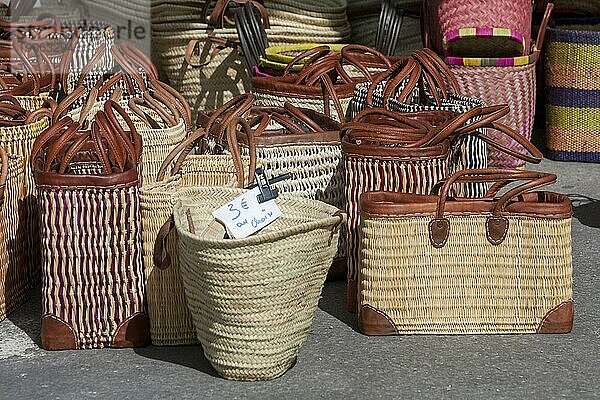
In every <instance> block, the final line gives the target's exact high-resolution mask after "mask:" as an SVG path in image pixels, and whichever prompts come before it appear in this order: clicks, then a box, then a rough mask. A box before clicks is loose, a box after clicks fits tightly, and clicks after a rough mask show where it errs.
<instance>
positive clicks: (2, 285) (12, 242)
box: [0, 147, 30, 321]
mask: <svg viewBox="0 0 600 400" xmlns="http://www.w3.org/2000/svg"><path fill="white" fill-rule="evenodd" d="M0 158H1V159H2V161H1V173H0V225H1V226H0V321H2V320H3V319H4V318H6V316H7V315H9V314H10V313H11V312H12V311H14V310H15V309H17V308H18V307H19V306H21V305H22V304H23V303H24V302H25V301H26V300H27V299H28V298H29V293H30V290H29V288H30V285H29V271H28V269H27V250H28V249H27V226H26V224H27V219H26V218H27V214H26V210H25V208H24V207H23V206H22V203H23V200H24V198H25V186H24V177H25V176H24V175H25V172H24V170H23V167H24V163H23V158H22V157H14V156H8V155H7V153H6V152H5V150H4V149H3V148H2V147H0Z"/></svg>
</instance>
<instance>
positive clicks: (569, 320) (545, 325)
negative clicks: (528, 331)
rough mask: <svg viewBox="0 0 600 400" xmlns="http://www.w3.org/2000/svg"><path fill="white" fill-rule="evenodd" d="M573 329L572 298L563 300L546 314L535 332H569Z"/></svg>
mask: <svg viewBox="0 0 600 400" xmlns="http://www.w3.org/2000/svg"><path fill="white" fill-rule="evenodd" d="M572 329H573V300H569V301H565V302H563V303H561V304H559V305H558V306H557V307H555V308H553V309H552V310H550V311H549V312H548V314H546V316H545V317H544V319H543V320H542V322H540V325H539V326H538V329H537V333H569V332H571V330H572Z"/></svg>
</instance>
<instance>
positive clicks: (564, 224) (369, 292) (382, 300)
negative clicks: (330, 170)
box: [359, 215, 573, 334]
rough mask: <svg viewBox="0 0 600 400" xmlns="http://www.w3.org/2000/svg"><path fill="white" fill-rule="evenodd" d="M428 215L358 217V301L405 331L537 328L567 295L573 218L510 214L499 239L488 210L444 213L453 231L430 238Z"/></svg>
mask: <svg viewBox="0 0 600 400" xmlns="http://www.w3.org/2000/svg"><path fill="white" fill-rule="evenodd" d="M432 218H433V216H407V217H390V218H381V217H377V218H372V217H368V216H367V217H365V218H363V223H362V229H361V232H362V236H361V265H360V299H359V301H360V304H361V305H367V304H368V305H370V306H372V307H375V308H376V309H378V310H380V311H381V312H383V313H385V314H386V315H387V316H388V317H389V318H390V319H391V321H392V322H393V324H394V325H395V327H396V329H397V331H398V333H402V334H416V333H420V334H481V333H496V334H506V333H535V332H536V329H537V328H538V326H539V325H540V322H541V321H542V319H543V318H544V316H545V315H546V314H547V313H548V312H549V311H550V310H552V309H553V308H555V307H556V306H558V305H559V304H561V303H562V302H564V301H568V300H571V299H572V296H573V293H572V279H571V274H572V266H571V220H570V219H564V220H550V219H542V218H531V217H516V216H515V217H508V219H509V226H510V229H509V230H508V235H507V237H506V239H505V241H504V242H503V243H502V244H501V245H499V246H493V245H491V244H490V243H489V242H488V240H487V239H486V234H485V232H486V228H485V222H486V218H487V216H485V215H482V216H452V215H450V216H448V219H449V220H450V226H451V230H450V237H449V240H448V243H447V244H446V245H445V246H444V247H443V248H442V249H434V248H433V246H432V245H431V242H430V239H429V234H428V231H429V229H428V224H429V222H430V221H431V220H432Z"/></svg>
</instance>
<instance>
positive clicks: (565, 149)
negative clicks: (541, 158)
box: [545, 18, 600, 163]
mask: <svg viewBox="0 0 600 400" xmlns="http://www.w3.org/2000/svg"><path fill="white" fill-rule="evenodd" d="M599 54H600V18H593V19H582V20H565V21H562V22H561V23H560V24H557V25H556V26H554V27H551V28H549V29H548V39H547V45H546V57H545V75H546V139H547V142H546V144H547V146H548V149H549V154H548V157H550V158H552V159H554V160H559V161H580V162H594V163H600V79H599V78H598V77H599V76H600V56H599Z"/></svg>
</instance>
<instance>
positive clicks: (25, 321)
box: [7, 286, 42, 348]
mask: <svg viewBox="0 0 600 400" xmlns="http://www.w3.org/2000/svg"><path fill="white" fill-rule="evenodd" d="M40 295H41V287H40V286H37V287H36V288H35V289H33V290H31V298H30V299H29V300H28V301H27V303H25V304H24V305H23V306H21V307H20V308H18V309H17V310H15V311H14V312H12V313H11V314H10V315H9V316H8V318H7V319H8V320H9V321H11V322H12V323H13V324H14V325H15V326H16V327H17V328H19V329H21V330H22V331H23V332H25V333H26V334H27V336H29V337H30V338H31V340H32V341H33V342H34V343H35V344H36V346H38V347H40V348H41V347H42V337H41V334H40V332H41V324H42V322H41V315H42V303H41V300H40Z"/></svg>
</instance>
